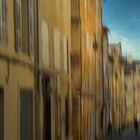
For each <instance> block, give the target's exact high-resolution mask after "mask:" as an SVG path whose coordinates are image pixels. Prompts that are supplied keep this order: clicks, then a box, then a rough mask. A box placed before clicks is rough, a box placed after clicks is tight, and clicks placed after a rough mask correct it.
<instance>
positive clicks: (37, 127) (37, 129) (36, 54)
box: [34, 0, 40, 140]
mask: <svg viewBox="0 0 140 140" xmlns="http://www.w3.org/2000/svg"><path fill="white" fill-rule="evenodd" d="M38 16H39V15H38V0H35V1H34V46H35V49H34V64H35V69H34V70H35V71H34V75H35V76H34V78H35V80H34V83H35V85H34V86H35V87H34V89H35V137H36V140H39V137H40V125H39V115H40V111H39V32H38V21H39V18H38Z"/></svg>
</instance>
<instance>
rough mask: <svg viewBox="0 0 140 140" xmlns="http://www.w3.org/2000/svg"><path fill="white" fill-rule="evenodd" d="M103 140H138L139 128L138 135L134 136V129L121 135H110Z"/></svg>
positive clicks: (129, 129)
mask: <svg viewBox="0 0 140 140" xmlns="http://www.w3.org/2000/svg"><path fill="white" fill-rule="evenodd" d="M105 140H140V127H139V133H138V135H136V134H135V130H134V127H133V126H132V127H131V128H128V129H126V130H125V131H124V132H123V134H122V135H110V136H108V137H107V138H106V139H105Z"/></svg>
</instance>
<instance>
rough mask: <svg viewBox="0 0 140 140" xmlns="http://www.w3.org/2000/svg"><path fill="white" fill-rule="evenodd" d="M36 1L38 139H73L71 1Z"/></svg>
mask: <svg viewBox="0 0 140 140" xmlns="http://www.w3.org/2000/svg"><path fill="white" fill-rule="evenodd" d="M38 2H39V3H38V33H39V44H38V48H39V49H38V57H39V64H38V65H39V101H38V102H39V112H40V113H39V114H40V115H39V131H40V133H39V138H40V139H41V140H46V139H49V140H56V139H59V140H65V139H72V130H71V128H72V126H71V124H72V122H71V119H72V118H71V114H72V106H71V85H70V51H71V50H70V49H71V30H70V27H71V24H70V23H71V13H70V8H71V7H70V5H71V2H70V1H67V0H53V1H50V0H40V1H38ZM52 8H53V9H54V10H53V9H52Z"/></svg>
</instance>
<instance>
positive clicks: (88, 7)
mask: <svg viewBox="0 0 140 140" xmlns="http://www.w3.org/2000/svg"><path fill="white" fill-rule="evenodd" d="M88 15H90V0H88Z"/></svg>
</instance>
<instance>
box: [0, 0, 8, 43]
mask: <svg viewBox="0 0 140 140" xmlns="http://www.w3.org/2000/svg"><path fill="white" fill-rule="evenodd" d="M6 2H7V0H0V43H2V44H7V5H6V4H7V3H6Z"/></svg>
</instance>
